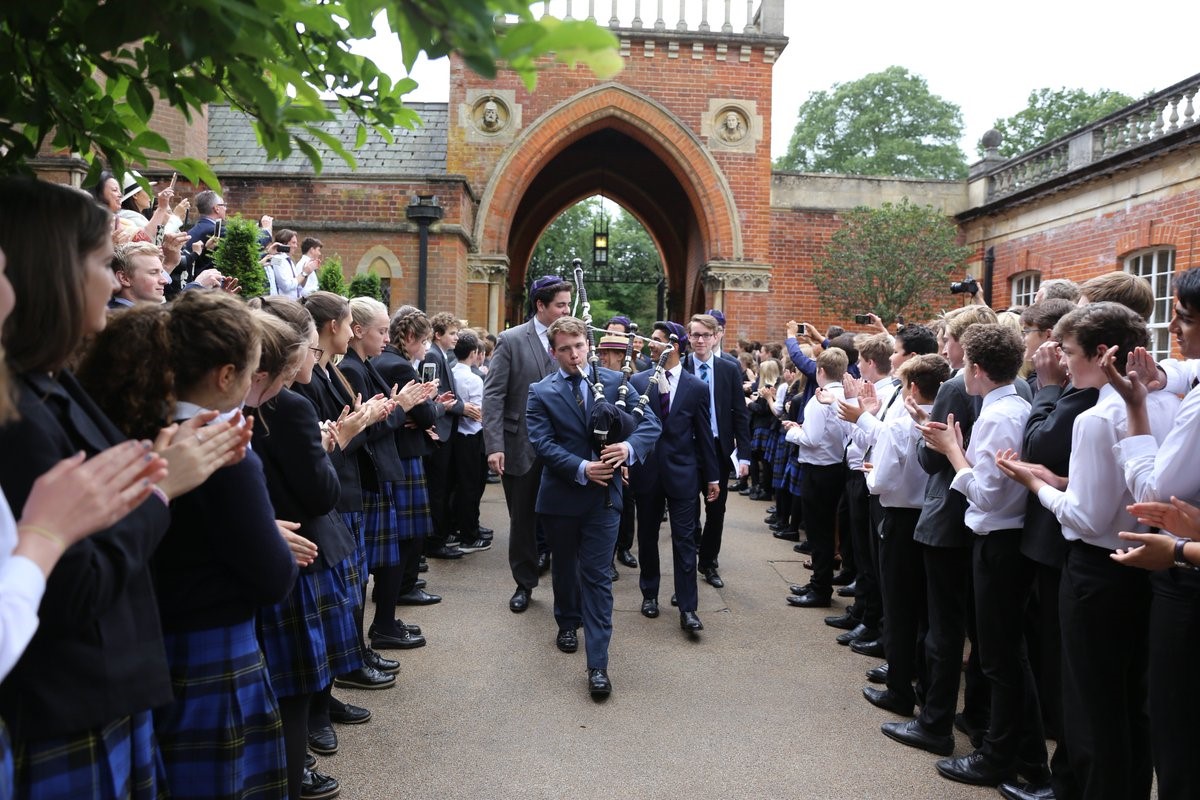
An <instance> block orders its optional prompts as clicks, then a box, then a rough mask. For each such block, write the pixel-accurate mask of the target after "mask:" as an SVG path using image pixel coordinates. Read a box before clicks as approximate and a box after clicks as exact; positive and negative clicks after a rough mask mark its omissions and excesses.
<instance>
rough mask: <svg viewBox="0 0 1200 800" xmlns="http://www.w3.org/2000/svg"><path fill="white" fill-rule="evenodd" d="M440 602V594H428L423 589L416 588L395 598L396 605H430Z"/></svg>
mask: <svg viewBox="0 0 1200 800" xmlns="http://www.w3.org/2000/svg"><path fill="white" fill-rule="evenodd" d="M440 602H442V596H441V595H438V594H430V593H429V592H427V591H425V590H424V589H416V588H414V589H413V590H412V591H411V592H406V593H404V594H402V595H400V596H399V597H397V598H396V605H398V606H431V605H434V604H435V603H440Z"/></svg>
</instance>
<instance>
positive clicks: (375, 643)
mask: <svg viewBox="0 0 1200 800" xmlns="http://www.w3.org/2000/svg"><path fill="white" fill-rule="evenodd" d="M368 635H369V636H370V637H371V647H372V649H375V650H412V649H413V648H416V647H424V646H425V637H424V636H419V635H415V634H413V633H412V632H411V631H409V630H408V629H407V628H400V629H399V630H397V631H395V632H393V633H384V632H383V631H377V630H372V631H369V632H368Z"/></svg>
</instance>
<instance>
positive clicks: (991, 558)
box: [972, 528, 1046, 771]
mask: <svg viewBox="0 0 1200 800" xmlns="http://www.w3.org/2000/svg"><path fill="white" fill-rule="evenodd" d="M972 566H973V572H974V583H975V620H976V631H977V633H978V642H979V659H980V662H979V663H980V666H981V667H982V669H983V674H984V677H986V678H987V679H988V683H989V684H990V688H991V719H990V722H989V724H988V732H987V735H986V736H985V737H984V740H983V747H982V748H981V749H982V752H983V755H984V757H985V758H986V759H987V760H988V761H989V762H990V763H992V764H995V765H998V766H1002V767H1028V768H1035V769H1036V768H1044V767H1045V766H1046V737H1045V733H1044V731H1043V729H1042V710H1041V707H1040V706H1039V705H1038V694H1037V685H1036V684H1035V683H1034V680H1033V670H1032V669H1031V668H1030V666H1029V653H1028V651H1027V650H1026V648H1025V628H1024V621H1025V614H1024V607H1025V600H1026V597H1027V594H1026V591H1025V589H1026V586H1027V585H1028V583H1029V580H1030V579H1031V577H1032V575H1033V564H1032V563H1031V562H1030V561H1029V559H1027V558H1025V557H1024V556H1022V555H1021V530H1020V529H1019V528H1015V529H1012V530H1001V531H992V532H990V533H988V534H987V535H985V536H977V537H976V538H975V547H974V556H973V559H972ZM1043 771H1044V770H1043Z"/></svg>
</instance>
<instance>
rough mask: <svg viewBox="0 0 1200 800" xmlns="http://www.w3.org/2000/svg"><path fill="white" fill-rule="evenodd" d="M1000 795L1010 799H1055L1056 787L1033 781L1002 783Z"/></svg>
mask: <svg viewBox="0 0 1200 800" xmlns="http://www.w3.org/2000/svg"><path fill="white" fill-rule="evenodd" d="M999 789H1000V796H1001V797H1007V798H1008V800H1054V787H1053V786H1048V785H1039V784H1033V783H1002V784H1000V786H999Z"/></svg>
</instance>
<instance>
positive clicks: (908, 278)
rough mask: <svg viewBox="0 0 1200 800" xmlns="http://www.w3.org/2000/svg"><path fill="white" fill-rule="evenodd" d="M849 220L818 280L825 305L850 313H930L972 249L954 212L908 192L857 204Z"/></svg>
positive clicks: (887, 317) (889, 316) (891, 316)
mask: <svg viewBox="0 0 1200 800" xmlns="http://www.w3.org/2000/svg"><path fill="white" fill-rule="evenodd" d="M843 221H844V223H845V224H844V225H843V227H841V228H839V229H838V230H837V231H836V232H835V233H834V234H833V237H832V239H831V240H830V242H829V245H828V246H827V247H826V250H825V256H824V258H823V259H822V261H821V264H820V266H818V267H817V268H816V269H815V270H814V271H813V275H812V281H813V285H814V286H816V287H817V291H818V292H819V294H820V297H821V307H822V308H824V309H825V310H827V311H831V312H833V313H835V314H839V315H841V316H843V317H845V318H847V319H849V318H850V317H851V316H852V315H854V314H863V313H867V312H873V313H875V314H878V315H879V317H880V318H881V319H882V320H883V321H884V322H885V323H890V322H894V321H895V320H896V317H897V316H898V315H901V314H902V315H904V316H905V317H907V318H908V319H925V318H927V317H928V316H929V315H930V313H931V311H932V309H933V301H934V299H935V298H937V297H944V296H945V295H946V292H947V290H948V285H949V282H950V280H951V279H952V277H951V276H953V275H956V274H958V273H959V271H960V270H961V269H962V268H963V265H964V264H965V263H966V260H967V258H968V257H969V256H970V255H971V248H969V247H962V246H960V245H959V244H958V229H957V228H956V227H955V225H954V223H953V222H952V221H951V220H950V219H949V218H947V217H946V216H945V215H944V214H943V213H942V212H940V211H938V210H936V209H934V208H932V207H931V206H919V205H915V204H913V203H910V202H909V200H908V198H907V197H906V198H904V200H903V201H902V202H900V203H899V204H892V203H884V204H883V206H882V207H880V208H867V207H865V206H859V207H858V208H855V209H853V210H851V211H849V212H847V213H846V214H845V215H844V217H843Z"/></svg>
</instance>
